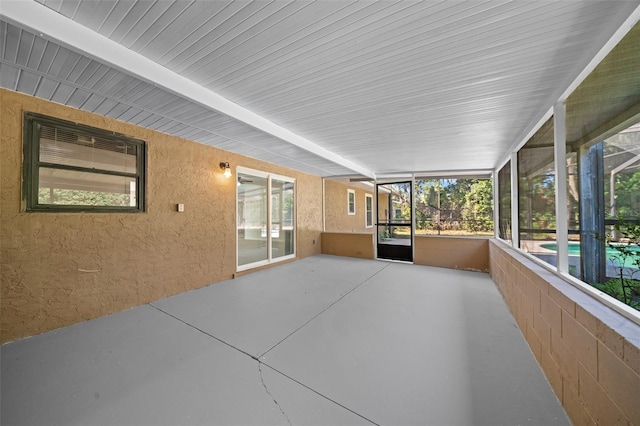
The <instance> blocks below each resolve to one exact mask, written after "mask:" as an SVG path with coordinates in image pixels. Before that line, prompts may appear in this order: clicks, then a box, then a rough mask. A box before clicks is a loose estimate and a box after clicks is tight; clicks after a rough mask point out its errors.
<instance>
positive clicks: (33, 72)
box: [0, 0, 640, 176]
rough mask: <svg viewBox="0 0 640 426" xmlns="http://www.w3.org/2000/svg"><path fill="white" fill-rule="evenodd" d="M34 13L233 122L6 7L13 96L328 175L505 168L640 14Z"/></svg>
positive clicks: (452, 10) (118, 4) (400, 4)
mask: <svg viewBox="0 0 640 426" xmlns="http://www.w3.org/2000/svg"><path fill="white" fill-rule="evenodd" d="M24 1H25V2H24V3H23V4H25V5H27V4H28V5H29V7H31V6H37V9H33V11H34V12H37V13H38V14H40V13H42V16H47V13H49V14H51V13H53V14H55V17H57V18H60V19H65V21H57V19H56V22H63V23H64V22H67V23H68V25H69V26H72V25H75V24H80V25H82V26H84V27H85V29H84V30H83V31H87V29H88V31H89V32H88V33H84V34H85V35H92V37H93V36H96V35H98V34H99V35H100V36H102V37H105V38H107V39H109V40H110V43H112V44H111V45H109V46H118V48H120V49H128V50H126V52H127V54H128V55H133V56H130V57H131V58H133V59H136V58H144V59H145V60H146V61H152V62H147V63H148V64H151V65H153V66H158V65H159V66H161V67H164V68H163V69H164V70H165V71H166V70H168V71H169V74H171V75H174V76H176V77H179V78H186V79H189V80H190V82H191V83H195V84H197V85H200V86H201V90H202V92H203V93H211V94H212V95H215V96H217V95H220V96H223V97H224V98H226V100H228V101H231V103H228V101H225V102H227V104H228V105H230V106H228V107H224V108H231V109H224V108H222V109H220V108H217V107H214V106H212V104H209V103H207V102H206V101H205V102H203V101H202V100H201V99H196V98H198V96H191V95H188V94H185V92H183V91H181V90H177V89H175V87H178V86H175V87H173V86H170V85H166V84H165V83H160V84H158V82H157V81H154V80H153V79H151V78H150V77H149V75H150V74H149V73H148V72H147V70H141V69H136V68H135V67H133V66H129V65H128V64H127V63H116V62H117V61H115V62H113V61H109V60H106V59H105V57H109V56H108V55H106V54H105V55H102V54H101V51H100V50H99V49H91V48H86V47H82V48H81V47H79V45H80V43H74V42H73V40H71V41H69V40H67V41H60V40H62V39H58V38H56V37H54V36H53V35H52V34H58V32H57V31H56V29H55V28H50V26H51V25H48V22H47V20H45V21H44V22H41V23H38V24H33V23H32V22H33V21H29V23H28V24H27V20H26V19H22V20H21V19H19V18H16V17H15V16H17V15H11V16H9V15H4V14H2V12H1V11H0V14H2V15H1V17H2V19H0V37H2V40H0V71H1V73H2V75H1V76H0V85H1V86H2V87H5V88H8V89H11V90H17V91H20V92H23V93H28V94H31V95H33V94H35V96H38V97H42V98H44V99H49V100H55V101H56V102H61V103H64V104H67V105H70V106H73V107H76V108H81V109H85V110H87V111H91V112H95V113H98V114H103V115H106V116H109V117H114V118H117V119H120V120H124V121H128V122H131V123H134V124H137V125H141V126H145V127H149V128H152V129H156V130H160V131H164V132H167V133H171V134H175V135H177V136H180V137H186V138H190V139H193V140H195V141H197V142H201V143H205V144H209V145H212V146H217V147H220V148H223V149H227V150H230V151H234V152H237V153H241V154H245V155H249V156H251V157H255V158H259V159H263V160H265V161H272V162H275V163H278V164H282V165H285V166H287V167H293V168H296V169H299V170H302V171H306V172H309V173H312V174H317V175H322V176H331V175H347V174H352V173H354V170H356V169H357V170H359V171H366V172H367V173H366V174H367V175H368V176H373V175H375V174H387V173H400V172H428V171H437V172H439V171H447V170H456V171H458V170H467V169H473V170H480V169H482V170H484V169H491V168H493V167H496V166H498V165H499V162H500V161H502V160H503V158H504V157H505V156H506V155H507V154H508V152H509V149H510V148H511V147H513V145H514V144H515V143H517V142H518V141H519V139H520V138H522V137H523V136H524V135H526V134H527V133H528V132H529V131H530V130H531V127H532V126H533V125H534V124H535V123H536V122H537V121H538V120H539V119H540V117H542V116H543V115H544V113H545V112H546V111H548V109H549V108H550V107H551V106H552V105H553V103H554V102H555V101H556V100H557V99H558V97H559V96H560V95H561V94H562V93H563V92H564V91H565V90H566V88H567V87H568V86H569V84H571V82H572V81H573V80H574V79H575V78H576V77H577V76H578V75H579V74H580V72H581V71H582V70H583V69H584V68H585V67H586V66H587V64H588V63H589V62H590V61H591V60H592V58H593V57H594V56H595V55H596V53H597V52H598V51H599V50H600V49H601V48H602V47H603V46H604V45H605V44H606V43H607V42H608V40H609V39H610V37H611V36H612V35H613V34H614V32H615V31H616V30H617V29H618V28H619V27H620V25H621V24H622V23H623V22H624V21H625V20H627V19H628V18H629V16H630V15H631V14H633V13H635V14H636V15H637V13H638V12H637V8H638V7H639V5H640V0H629V1H615V2H612V1H606V0H603V1H597V0H585V1H577V0H561V1H520V0H516V1H496V0H489V1H483V2H479V1H462V2H458V1H456V2H453V1H420V2H418V1H367V2H357V1H351V0H344V1H276V2H265V1H231V0H228V1H223V0H218V1H204V0H195V1H179V0H177V1H170V0H166V1H153V0H137V1H134V0H102V1H93V0H56V1H52V0H38V3H33V1H32V0H24ZM10 3H12V0H3V4H9V5H10ZM30 10H31V9H30ZM43 11H46V13H45V12H43ZM636 15H634V16H636ZM48 16H49V17H53V15H48ZM50 21H53V19H50ZM79 28H80V27H79ZM96 40H98V39H96ZM100 45H101V46H107V45H105V44H100ZM83 46H84V45H83ZM136 55H137V56H136ZM138 62H139V61H137V59H136V63H138ZM140 63H142V62H140ZM163 81H164V80H163ZM234 105H236V106H240V107H244V108H246V109H247V110H249V112H250V113H251V114H256V115H257V116H258V117H259V118H260V120H262V121H260V120H258V121H257V122H256V121H255V120H252V119H244V118H242V114H239V115H235V113H229V111H231V110H234V108H235V106H234ZM265 119H266V120H265ZM267 120H268V121H267ZM247 123H251V125H249V124H247ZM256 123H258V124H256ZM265 123H266V124H265ZM254 126H256V127H254ZM272 128H276V130H271V129H272ZM291 132H292V133H291ZM274 135H277V136H274ZM300 140H302V142H300Z"/></svg>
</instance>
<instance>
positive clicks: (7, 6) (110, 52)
mask: <svg viewBox="0 0 640 426" xmlns="http://www.w3.org/2000/svg"><path fill="white" fill-rule="evenodd" d="M0 16H1V17H2V18H3V19H4V20H6V21H7V22H10V23H12V24H14V25H16V26H18V27H20V28H23V29H28V30H31V31H33V32H34V33H35V34H37V35H40V36H42V37H45V38H49V39H51V40H53V41H55V42H57V43H60V44H62V45H63V46H66V47H68V48H70V49H71V50H73V51H76V52H79V53H82V54H84V55H86V56H88V57H90V58H92V59H95V60H97V61H99V62H101V63H106V64H108V65H110V66H113V67H114V68H117V69H118V70H120V71H122V72H125V73H127V74H130V75H132V76H135V77H137V78H140V79H141V80H144V81H146V82H148V83H150V84H153V85H155V86H158V87H161V88H163V89H165V90H167V91H169V92H171V93H173V94H176V95H178V96H180V97H182V98H185V99H188V100H190V101H192V102H195V103H197V104H199V105H202V106H204V107H206V108H210V109H212V110H215V111H217V112H220V113H223V114H225V115H228V116H229V117H232V118H234V119H236V120H238V121H240V122H242V123H244V124H247V125H249V126H252V127H254V128H256V129H258V130H261V131H263V132H265V133H268V134H270V135H272V136H275V137H277V138H279V139H281V140H283V141H285V142H288V143H290V144H292V145H295V146H297V147H299V148H302V149H304V150H306V151H309V152H311V153H313V154H315V155H317V156H319V157H322V158H324V159H326V160H328V161H331V162H333V163H335V164H338V165H340V166H342V167H345V168H347V169H349V170H353V171H354V172H356V173H358V174H361V175H363V176H367V177H369V178H371V179H375V177H376V176H375V174H374V173H373V172H372V171H371V170H368V169H367V168H365V167H363V166H361V165H359V164H356V163H354V162H352V161H350V160H348V159H346V158H344V157H341V156H339V155H337V154H336V153H334V152H331V151H329V150H327V149H325V148H323V147H321V146H320V145H317V144H316V143H314V142H312V141H310V140H308V139H306V138H304V137H302V136H300V135H297V134H295V133H293V132H292V131H290V130H288V129H286V128H284V127H282V126H280V125H278V124H276V123H274V122H272V121H270V120H268V119H266V118H264V117H263V116H261V115H258V114H256V113H254V112H253V111H250V110H248V109H246V108H244V107H242V106H240V105H238V104H236V103H234V102H232V101H230V100H229V99H227V98H225V97H223V96H220V95H219V94H217V93H215V92H213V91H211V90H209V89H206V88H205V87H203V86H200V85H199V84H196V83H195V82H193V81H191V80H189V79H187V78H185V77H183V76H181V75H179V74H177V73H175V72H173V71H171V70H169V69H167V68H165V67H163V66H161V65H159V64H158V63H156V62H153V61H152V60H150V59H148V58H146V57H144V56H142V55H140V54H138V53H136V52H134V51H132V50H129V49H127V48H126V47H124V46H122V45H120V44H118V43H116V42H114V41H112V40H109V39H108V38H106V37H104V36H102V35H101V34H98V33H96V32H95V31H92V30H90V29H88V28H87V27H84V26H82V25H80V24H78V23H77V22H74V21H72V20H70V19H68V18H66V17H65V16H63V15H61V14H59V13H57V12H56V11H54V10H52V9H49V8H48V7H46V6H44V5H42V4H40V3H38V2H36V1H34V0H28V1H25V0H4V1H3V2H2V8H0Z"/></svg>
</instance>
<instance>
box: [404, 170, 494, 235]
mask: <svg viewBox="0 0 640 426" xmlns="http://www.w3.org/2000/svg"><path fill="white" fill-rule="evenodd" d="M414 191H415V197H416V201H415V204H416V209H415V213H416V232H417V233H418V234H438V235H487V236H490V235H493V185H492V181H491V180H490V179H430V180H418V181H416V182H415V188H414Z"/></svg>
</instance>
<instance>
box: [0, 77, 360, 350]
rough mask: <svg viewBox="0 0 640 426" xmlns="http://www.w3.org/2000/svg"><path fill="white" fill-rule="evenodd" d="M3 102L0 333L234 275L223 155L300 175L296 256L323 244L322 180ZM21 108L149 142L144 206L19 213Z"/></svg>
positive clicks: (118, 125)
mask: <svg viewBox="0 0 640 426" xmlns="http://www.w3.org/2000/svg"><path fill="white" fill-rule="evenodd" d="M0 109H1V111H0V113H1V115H0V117H1V118H0V129H2V135H1V147H0V161H1V163H0V165H1V169H0V189H1V191H0V202H1V206H0V222H1V229H0V231H1V232H0V237H1V238H0V272H1V274H0V276H1V279H2V283H1V293H0V297H1V301H0V308H1V313H0V326H1V331H2V335H1V337H0V341H1V342H6V341H10V340H14V339H16V338H20V337H25V336H29V335H34V334H37V333H41V332H44V331H47V330H51V329H55V328H58V327H61V326H65V325H69V324H73V323H76V322H79V321H83V320H87V319H90V318H96V317H99V316H102V315H105V314H109V313H113V312H118V311H121V310H124V309H127V308H130V307H133V306H137V305H140V304H144V303H147V302H150V301H153V300H156V299H159V298H162V297H166V296H169V295H173V294H177V293H180V292H183V291H185V290H189V289H194V288H198V287H202V286H205V285H208V284H211V283H215V282H219V281H221V280H225V279H229V278H231V277H232V275H233V274H234V272H235V263H236V260H235V259H236V248H235V244H236V242H235V211H236V210H235V189H236V185H235V179H233V178H231V179H227V178H225V177H224V176H222V174H221V170H220V169H219V167H218V164H219V163H220V162H221V161H228V162H229V163H230V164H231V165H232V170H233V171H234V175H235V167H236V166H244V167H250V168H253V169H257V170H264V171H267V172H272V173H277V174H281V175H285V176H290V177H293V178H295V179H296V195H297V203H296V206H297V214H296V220H297V236H296V243H297V244H296V253H297V256H298V257H306V256H310V255H314V254H318V253H320V233H321V230H322V179H321V178H319V177H315V176H311V175H307V174H304V173H300V172H297V171H294V170H290V169H287V168H283V167H279V166H275V165H273V164H269V163H265V162H261V161H258V160H254V159H251V158H247V157H244V156H240V155H235V154H232V153H229V152H226V151H222V150H219V149H215V148H212V147H209V146H206V145H202V144H198V143H195V142H191V141H187V140H184V139H180V138H176V137H172V136H169V135H166V134H162V133H158V132H155V131H151V130H148V129H144V128H142V127H137V126H133V125H130V124H126V123H123V122H119V121H116V120H113V119H110V118H106V117H102V116H97V115H94V114H90V113H87V112H84V111H80V110H76V109H73V108H68V107H65V106H62V105H59V104H55V103H52V102H47V101H44V100H40V99H37V98H34V97H30V96H26V95H22V94H18V93H15V92H12V91H7V90H3V89H0ZM25 111H30V112H36V113H40V114H45V115H48V116H52V117H58V118H62V119H65V120H70V121H74V122H78V123H82V124H86V125H90V126H94V127H99V128H102V129H106V130H110V131H114V132H118V133H121V134H125V135H127V136H131V137H134V138H137V139H141V140H144V141H146V142H147V155H148V168H147V211H146V212H145V213H138V214H134V213H128V214H123V213H26V212H22V211H21V168H22V126H23V112H25ZM177 203H184V204H185V212H184V213H178V212H177V209H176V204H177ZM345 208H346V207H345ZM363 220H364V219H363Z"/></svg>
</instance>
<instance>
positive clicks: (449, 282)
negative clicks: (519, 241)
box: [261, 264, 568, 425]
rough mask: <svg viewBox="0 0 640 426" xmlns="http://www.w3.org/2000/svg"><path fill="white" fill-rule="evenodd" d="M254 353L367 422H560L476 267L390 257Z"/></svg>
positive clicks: (514, 329)
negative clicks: (332, 301) (337, 298)
mask: <svg viewBox="0 0 640 426" xmlns="http://www.w3.org/2000/svg"><path fill="white" fill-rule="evenodd" d="M261 359H262V361H263V362H264V363H266V364H267V365H269V366H271V367H273V368H274V369H276V370H278V371H280V372H282V373H284V374H286V375H287V376H289V377H291V378H293V379H295V380H297V381H300V382H302V383H304V384H305V385H306V386H309V387H310V388H312V389H314V390H315V391H317V392H319V393H321V394H323V395H325V396H326V397H328V398H330V399H332V400H336V401H340V403H341V404H343V405H344V406H345V407H348V408H349V409H351V410H353V411H355V412H357V413H359V414H360V415H362V416H364V417H366V418H368V419H370V420H372V421H373V422H375V423H377V424H394V425H399V424H407V425H415V424H432V425H516V424H530V425H536V424H537V425H553V424H568V420H567V418H566V415H565V413H564V411H563V410H562V408H561V407H560V404H559V402H558V401H557V399H556V397H555V395H554V394H553V392H552V390H551V388H550V386H549V384H548V383H547V381H546V379H545V377H544V375H543V374H542V372H541V370H540V368H539V366H538V365H537V363H536V361H535V359H534V358H533V355H532V354H531V352H530V351H529V349H528V346H527V345H526V343H525V341H524V339H523V337H522V335H521V333H520V331H519V330H518V329H517V327H516V325H515V323H514V321H513V318H512V317H511V315H510V313H509V312H508V310H507V308H506V307H505V305H504V303H503V301H502V299H501V297H500V295H499V293H498V292H497V290H496V288H495V286H494V285H493V283H492V281H491V280H490V279H489V277H488V276H487V275H486V274H479V273H472V272H465V271H452V270H444V269H437V268H428V267H422V266H415V265H403V264H392V265H391V266H390V267H388V268H386V269H384V270H383V271H381V272H380V273H379V274H377V275H375V276H374V277H372V278H371V279H370V280H368V281H367V282H366V283H365V284H363V285H362V286H360V287H358V289H356V290H355V291H354V292H352V293H351V294H349V295H348V296H346V297H345V298H343V299H342V300H341V301H340V302H339V303H337V304H335V305H334V306H332V307H331V309H329V310H327V311H325V312H324V313H323V314H322V315H320V316H319V317H317V318H316V319H315V320H314V321H312V322H311V323H309V324H308V325H306V326H305V327H304V328H303V329H301V330H299V331H298V332H296V333H295V334H294V335H292V336H290V337H289V338H288V339H287V340H285V341H284V342H282V343H281V344H280V345H278V346H277V347H276V348H274V349H272V350H271V351H269V352H268V353H267V354H266V355H264V356H263V357H262V358H261Z"/></svg>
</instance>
